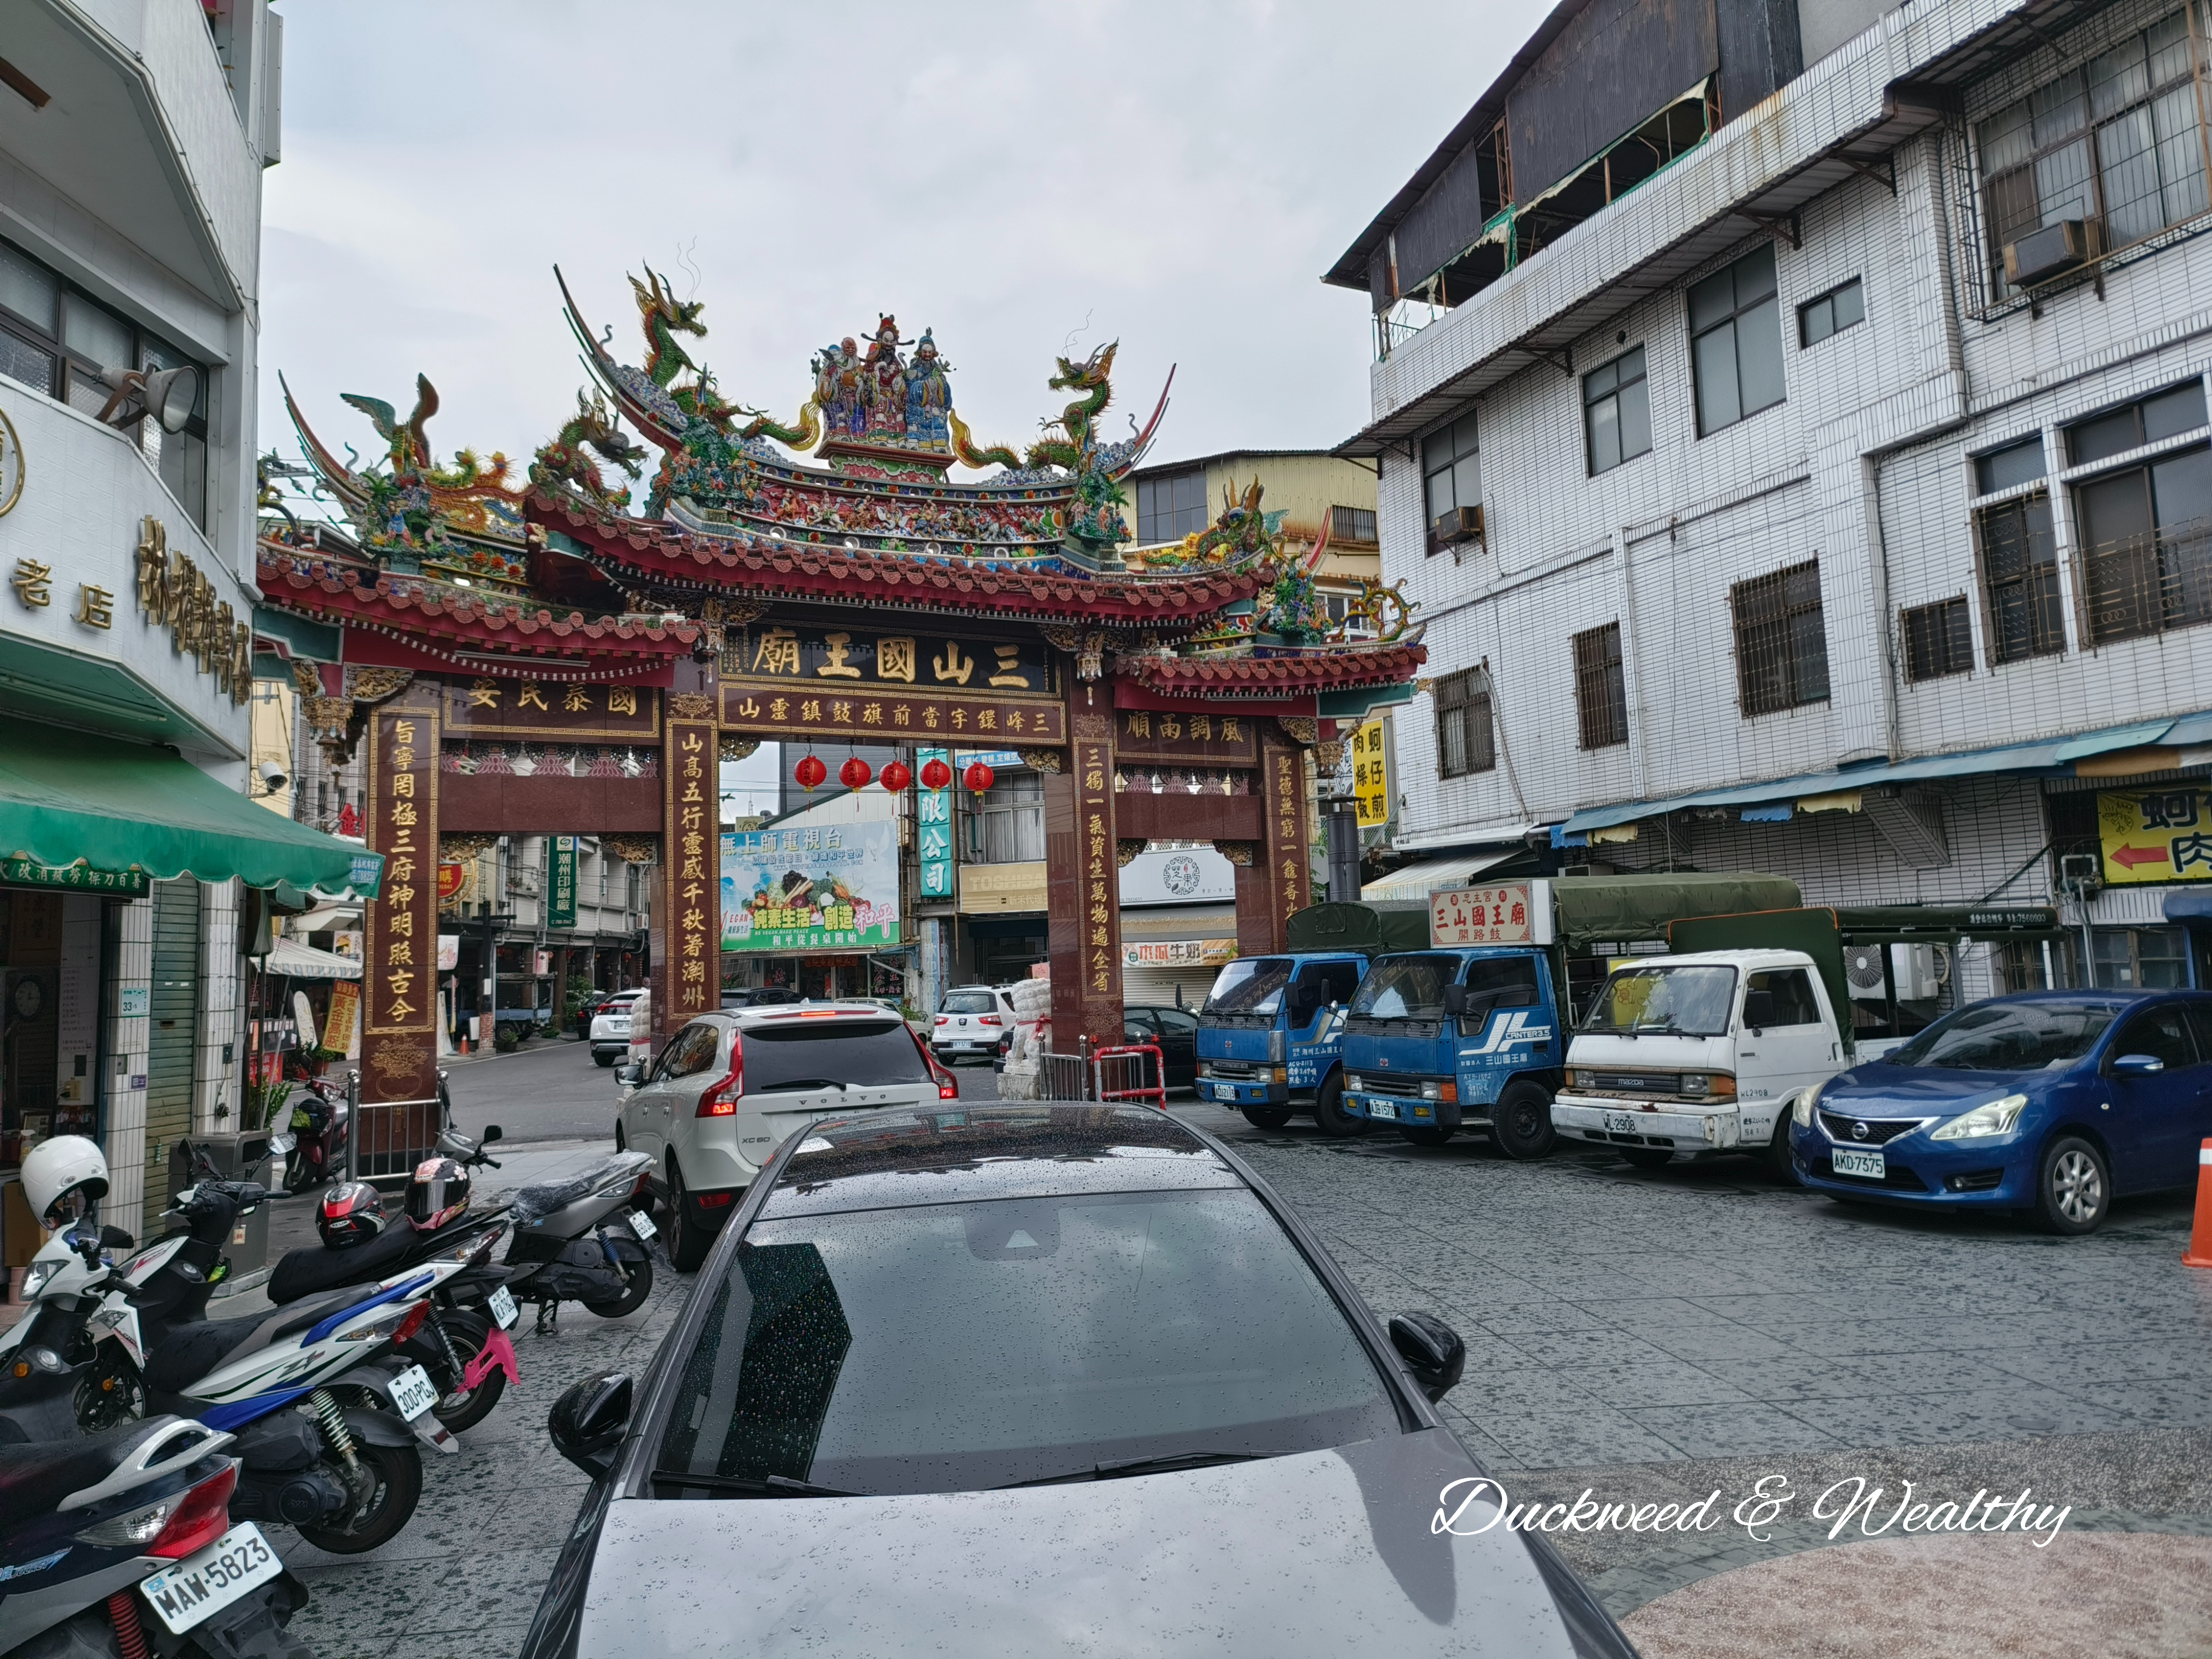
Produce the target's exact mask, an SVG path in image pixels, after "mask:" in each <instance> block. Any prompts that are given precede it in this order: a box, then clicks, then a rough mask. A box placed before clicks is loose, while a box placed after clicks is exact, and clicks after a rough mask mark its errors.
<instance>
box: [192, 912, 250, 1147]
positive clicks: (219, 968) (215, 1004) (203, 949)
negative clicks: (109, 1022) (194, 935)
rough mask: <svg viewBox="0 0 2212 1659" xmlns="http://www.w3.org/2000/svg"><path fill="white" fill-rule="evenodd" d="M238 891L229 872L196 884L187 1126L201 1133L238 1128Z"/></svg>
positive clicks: (241, 987)
mask: <svg viewBox="0 0 2212 1659" xmlns="http://www.w3.org/2000/svg"><path fill="white" fill-rule="evenodd" d="M239 890H240V883H239V881H238V879H237V878H235V877H234V878H231V879H230V880H228V881H223V882H203V883H201V884H200V1006H199V1009H198V1014H199V1027H198V1030H197V1035H196V1036H195V1038H194V1042H193V1054H192V1127H193V1129H194V1130H196V1131H197V1132H198V1133H202V1134H228V1133H233V1132H234V1131H235V1130H237V1128H238V1127H240V1126H239V1122H238V1109H239V1104H240V1094H239V1088H238V1082H239V1079H240V1078H241V1077H242V1076H244V1074H245V1067H244V1062H243V1057H242V1056H241V1055H240V1052H239V1048H238V1034H239V1015H240V1004H241V1001H242V1000H243V998H244V996H245V990H246V987H245V986H244V984H243V983H242V980H243V975H241V973H240V960H239V955H238V943H239V941H238V910H239ZM226 1050H228V1054H227V1055H226V1053H225V1051H226Z"/></svg>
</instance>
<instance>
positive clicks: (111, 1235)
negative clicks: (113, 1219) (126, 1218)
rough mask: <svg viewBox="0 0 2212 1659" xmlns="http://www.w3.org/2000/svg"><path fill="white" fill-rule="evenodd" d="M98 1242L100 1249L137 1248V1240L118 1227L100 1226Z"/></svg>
mask: <svg viewBox="0 0 2212 1659" xmlns="http://www.w3.org/2000/svg"><path fill="white" fill-rule="evenodd" d="M100 1248H101V1249H109V1250H135V1249H137V1248H138V1241H137V1239H135V1238H133V1237H131V1235H130V1234H129V1233H126V1232H125V1231H123V1229H122V1228H120V1227H102V1228H101V1229H100Z"/></svg>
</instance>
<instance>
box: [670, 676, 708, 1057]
mask: <svg viewBox="0 0 2212 1659" xmlns="http://www.w3.org/2000/svg"><path fill="white" fill-rule="evenodd" d="M684 668H685V669H691V670H695V671H698V669H699V665H692V664H685V665H684ZM682 678H689V676H684V677H682ZM665 730H666V734H667V735H666V737H665V739H664V741H665V745H666V747H665V751H664V756H663V765H662V769H661V775H662V777H663V779H664V780H665V782H664V786H663V787H665V789H666V791H667V802H668V805H667V809H666V812H665V817H664V818H663V820H662V822H663V823H665V825H666V829H665V832H664V840H663V845H662V848H661V860H660V878H661V888H660V895H659V897H660V902H659V905H658V906H656V907H655V916H654V920H655V922H656V927H655V930H654V931H655V938H654V940H653V945H654V951H653V1031H654V1035H655V1036H656V1037H665V1036H668V1035H669V1034H670V1033H671V1032H674V1031H676V1030H679V1029H681V1028H682V1026H683V1025H684V1022H685V1021H687V1020H689V1019H691V1018H696V1016H698V1015H700V1014H703V1013H707V1012H710V1011H712V1010H714V1009H717V1008H720V1006H722V927H721V898H722V881H721V870H720V849H721V810H720V803H721V789H720V723H719V719H718V715H717V711H716V709H715V707H714V696H713V695H712V688H711V686H710V687H708V688H706V689H705V690H701V691H697V692H692V691H686V690H678V691H676V692H674V693H672V694H671V696H670V697H669V705H668V722H667V726H666V728H665Z"/></svg>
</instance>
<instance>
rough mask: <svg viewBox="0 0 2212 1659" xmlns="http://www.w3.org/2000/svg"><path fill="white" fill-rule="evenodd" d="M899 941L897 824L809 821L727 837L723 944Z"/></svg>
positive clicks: (816, 945) (869, 945) (786, 946)
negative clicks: (802, 826) (798, 826)
mask: <svg viewBox="0 0 2212 1659" xmlns="http://www.w3.org/2000/svg"><path fill="white" fill-rule="evenodd" d="M898 943H899V911H898V825H897V824H896V823H893V822H890V821H889V820H885V821H883V822H879V823H846V824H836V825H830V824H809V825H808V826H807V827H806V828H805V829H752V830H744V831H740V832H738V833H736V834H732V835H726V836H723V837H722V948H723V949H724V950H725V951H824V950H874V949H877V948H878V947H879V946H885V945H896V944H898Z"/></svg>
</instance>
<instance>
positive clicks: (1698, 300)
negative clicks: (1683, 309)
mask: <svg viewBox="0 0 2212 1659" xmlns="http://www.w3.org/2000/svg"><path fill="white" fill-rule="evenodd" d="M1690 368H1691V372H1692V377H1693V378H1694V379H1695V380H1696V381H1697V392H1698V435H1699V437H1700V438H1709V437H1711V435H1713V434H1714V433H1716V432H1718V431H1720V430H1722V429H1723V428H1726V427H1731V426H1734V425H1735V423H1736V422H1738V421H1741V420H1746V419H1747V418H1749V417H1750V416H1753V415H1756V414H1758V413H1759V410H1763V409H1771V408H1773V407H1774V405H1775V404H1778V403H1780V402H1781V401H1782V400H1783V398H1784V395H1785V394H1784V390H1783V384H1782V302H1781V301H1780V299H1779V298H1778V297H1777V295H1776V292H1775V275H1774V244H1773V243H1771V242H1769V243H1767V244H1766V245H1765V246H1763V247H1759V248H1756V249H1754V250H1753V251H1752V252H1749V253H1747V254H1745V255H1744V256H1743V258H1741V259H1739V260H1737V261H1736V262H1735V264H1732V265H1730V266H1729V268H1728V269H1727V270H1719V271H1715V272H1714V273H1713V274H1712V275H1711V276H1708V277H1706V278H1705V281H1703V282H1702V283H1692V284H1691V286H1690Z"/></svg>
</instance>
